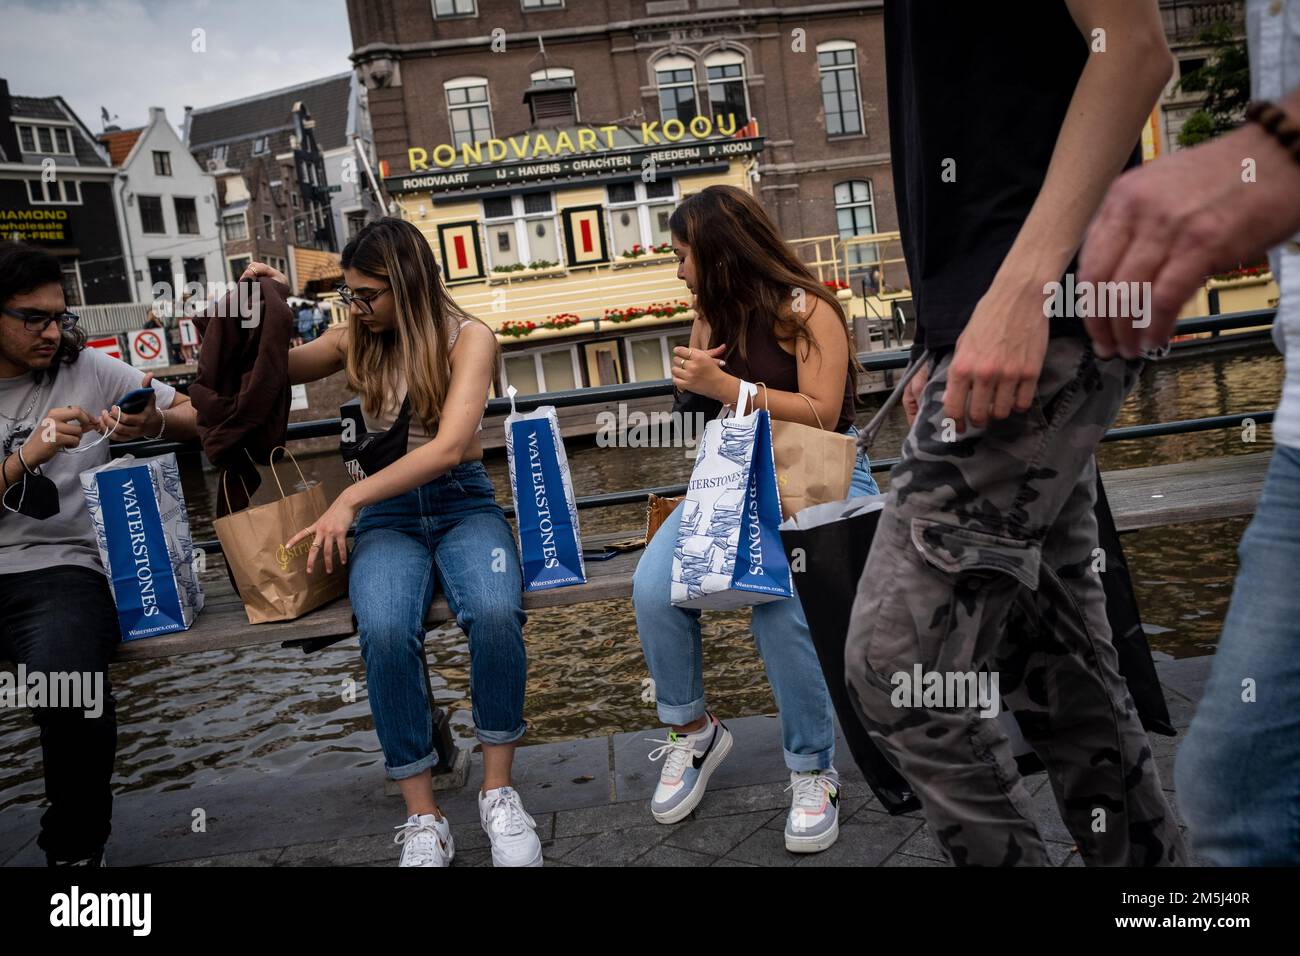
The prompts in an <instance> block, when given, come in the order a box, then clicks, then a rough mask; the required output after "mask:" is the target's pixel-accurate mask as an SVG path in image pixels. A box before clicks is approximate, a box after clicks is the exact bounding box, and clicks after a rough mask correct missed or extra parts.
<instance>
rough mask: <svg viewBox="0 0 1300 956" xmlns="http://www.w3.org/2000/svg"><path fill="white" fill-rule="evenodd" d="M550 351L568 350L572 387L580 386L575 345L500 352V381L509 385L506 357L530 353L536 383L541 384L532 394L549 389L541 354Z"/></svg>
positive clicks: (504, 385) (506, 385) (579, 364)
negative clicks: (538, 389) (539, 389)
mask: <svg viewBox="0 0 1300 956" xmlns="http://www.w3.org/2000/svg"><path fill="white" fill-rule="evenodd" d="M550 352H568V353H569V358H570V360H571V361H572V363H573V383H574V388H582V365H581V363H580V362H579V361H578V347H577V346H576V345H552V346H549V347H546V348H537V349H521V350H519V351H518V352H502V353H501V367H500V371H501V383H502V386H503V387H504V388H509V387H510V378H509V376H507V375H506V359H508V358H509V359H517V358H522V357H523V356H525V355H531V356H532V358H533V369H534V370H535V371H536V373H537V384H538V385H540V386H541V391H539V392H535V393H533V394H536V395H541V394H543V393H544V392H547V391H549V389H548V388H547V387H546V370H545V369H544V368H543V367H542V356H543V355H545V354H548V353H550Z"/></svg>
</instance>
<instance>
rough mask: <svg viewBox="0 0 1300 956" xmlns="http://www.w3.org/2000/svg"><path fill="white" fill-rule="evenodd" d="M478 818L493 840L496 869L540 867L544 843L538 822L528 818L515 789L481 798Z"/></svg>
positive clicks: (500, 789) (498, 789)
mask: <svg viewBox="0 0 1300 956" xmlns="http://www.w3.org/2000/svg"><path fill="white" fill-rule="evenodd" d="M478 817H479V822H480V823H482V824H483V830H484V832H486V833H487V835H488V839H489V840H491V841H492V865H493V866H541V865H542V841H541V840H539V839H537V833H536V832H535V831H536V829H537V821H536V820H534V819H533V818H532V817H530V816H529V815H528V812H527V811H526V810H525V809H524V804H523V802H522V801H521V800H520V799H519V792H518V791H517V790H515V788H514V787H498V788H497V789H495V790H488V791H486V792H484V791H482V790H480V791H479V795H478Z"/></svg>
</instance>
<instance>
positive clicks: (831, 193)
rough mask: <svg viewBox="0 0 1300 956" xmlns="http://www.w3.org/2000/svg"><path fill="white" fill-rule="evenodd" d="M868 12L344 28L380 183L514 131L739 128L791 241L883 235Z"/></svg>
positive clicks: (653, 12) (878, 9)
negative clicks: (750, 128)
mask: <svg viewBox="0 0 1300 956" xmlns="http://www.w3.org/2000/svg"><path fill="white" fill-rule="evenodd" d="M882 6H883V5H882V3H881V0H786V2H783V3H781V4H780V5H777V4H773V3H765V2H740V0H582V2H577V0H567V2H565V0H432V2H431V0H349V3H348V16H349V20H350V23H351V28H352V37H353V47H354V49H353V54H352V59H353V61H354V63H355V64H356V68H357V70H358V72H359V74H360V75H361V77H362V79H363V81H364V83H365V86H366V89H367V93H368V98H369V103H370V111H371V120H372V124H373V130H374V142H375V151H376V154H377V156H378V158H379V160H380V163H381V165H383V166H384V167H385V168H386V172H387V175H388V176H389V177H393V178H398V177H401V176H402V175H404V174H407V173H410V172H413V171H417V170H419V169H420V168H421V167H420V161H421V156H422V152H423V154H431V153H432V152H433V150H434V149H435V148H437V147H439V146H446V145H450V146H451V147H453V148H455V149H458V148H459V147H460V146H461V144H463V143H466V142H476V141H478V142H482V141H485V140H488V139H493V138H495V139H508V138H509V137H511V136H514V135H516V134H520V133H522V132H524V131H528V130H547V129H553V128H564V127H576V126H579V125H597V126H598V125H603V124H612V125H618V126H620V127H628V128H631V129H632V130H634V131H639V129H640V127H641V124H642V123H643V122H647V123H651V124H657V126H658V127H659V128H662V126H663V124H664V123H665V122H667V121H669V120H671V119H674V118H676V119H680V120H682V122H683V123H684V124H689V122H690V120H691V119H692V118H694V117H707V118H709V119H710V120H718V119H720V118H721V117H724V116H735V117H737V124H736V125H738V126H742V127H743V126H744V125H745V124H746V123H747V122H748V121H749V120H750V119H751V118H752V119H754V120H756V121H757V129H758V131H759V133H760V134H761V136H762V150H761V153H759V154H758V162H757V165H756V167H755V172H756V173H757V176H758V178H757V180H756V181H755V182H754V183H753V187H752V188H753V190H754V192H755V194H756V195H757V196H758V197H759V198H760V199H761V201H762V202H763V204H764V205H765V207H766V208H767V209H768V210H769V211H770V212H771V213H772V215H773V217H774V219H775V220H776V222H777V224H778V225H779V226H780V228H781V229H782V231H783V233H784V234H785V235H786V236H787V237H788V238H797V237H812V236H829V235H839V236H847V235H865V234H870V233H873V232H880V231H888V230H893V229H895V228H897V226H896V217H895V212H894V208H893V188H892V177H891V173H890V164H889V137H888V129H887V121H886V114H885V91H884V84H885V72H884V46H883V23H882ZM421 151H422V152H421ZM444 154H445V151H444ZM423 168H426V169H436V168H437V167H436V166H435V164H434V163H433V162H431V161H430V162H428V165H427V166H425V167H423ZM751 175H752V174H751ZM589 178H592V177H589ZM611 228H612V226H611ZM649 238H656V236H655V235H654V234H651V235H650V237H649Z"/></svg>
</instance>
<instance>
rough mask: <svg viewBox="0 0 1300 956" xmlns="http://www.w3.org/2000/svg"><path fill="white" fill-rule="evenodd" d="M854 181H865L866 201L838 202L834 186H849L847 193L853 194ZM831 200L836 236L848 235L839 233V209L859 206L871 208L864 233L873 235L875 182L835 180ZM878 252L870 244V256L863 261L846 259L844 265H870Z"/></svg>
mask: <svg viewBox="0 0 1300 956" xmlns="http://www.w3.org/2000/svg"><path fill="white" fill-rule="evenodd" d="M855 183H865V184H866V187H867V198H866V201H865V202H864V201H860V200H857V201H855V200H853V199H850V200H849V202H846V203H841V202H839V201H838V200H837V199H836V198H835V189H836V187H838V186H848V187H849V195H850V196H852V194H853V185H854V184H855ZM831 202H832V204H834V206H835V234H836V235H837V236H839V237H840V238H841V239H845V238H848V237H846V236H845V235H843V233H841V231H840V222H839V219H840V210H841V209H860V208H861V207H863V206H866V207H867V208H869V209H870V210H871V231H870V232H867V233H865V235H868V236H870V235H873V234H874V233H875V231H876V187H875V184H873V183H872V182H871V180H870V179H842V180H840V181H839V182H837V183H833V184H832V185H831ZM855 235H856V233H855ZM859 248H861V247H859ZM878 253H879V250H878V249H877V248H876V247H875V246H872V247H871V248H870V249H868V250H867V255H869V256H871V258H869V259H867V260H866V261H864V262H860V263H848V262H847V261H846V263H845V265H847V266H848V267H850V268H852V267H855V266H867V265H871V264H873V263H875V262H876V261H877V260H878V259H879V254H878Z"/></svg>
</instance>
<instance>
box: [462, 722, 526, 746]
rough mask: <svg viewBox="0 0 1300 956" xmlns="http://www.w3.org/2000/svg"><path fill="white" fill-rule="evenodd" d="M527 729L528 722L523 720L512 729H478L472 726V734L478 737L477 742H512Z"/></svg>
mask: <svg viewBox="0 0 1300 956" xmlns="http://www.w3.org/2000/svg"><path fill="white" fill-rule="evenodd" d="M527 731H528V722H527V721H524V722H523V723H521V724H520V725H519V726H518V727H517V728H515V729H514V730H480V729H478V728H477V727H475V728H474V735H475V736H476V737H478V739H479V743H484V744H512V743H514V742H515V741H516V740H518V739H519V738H520V737H522V736H523V735H524V734H525V733H526V732H527Z"/></svg>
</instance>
